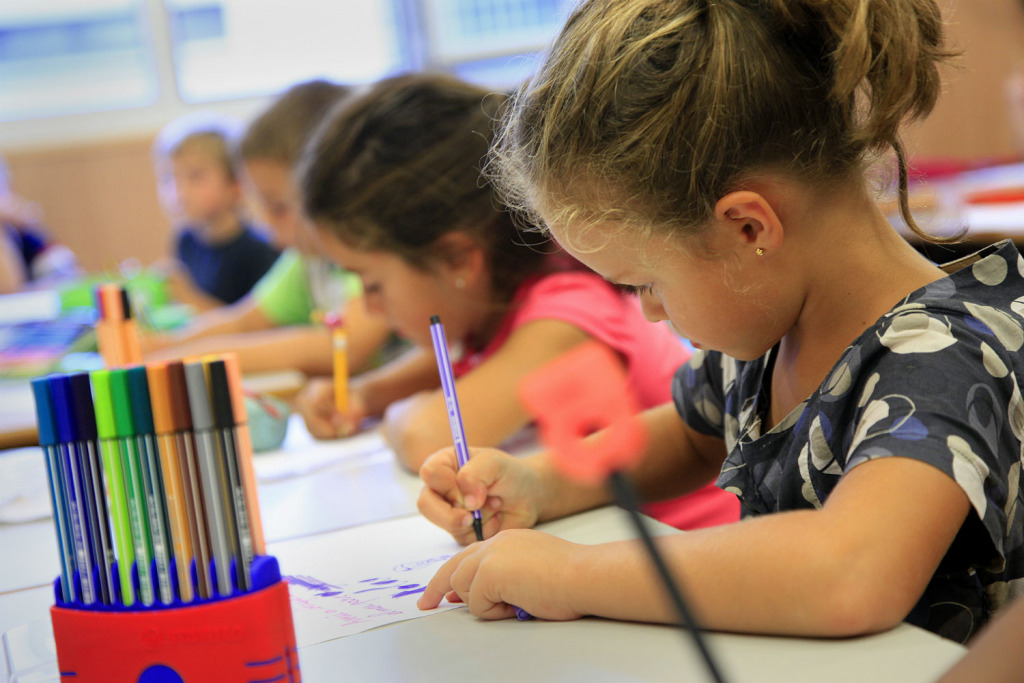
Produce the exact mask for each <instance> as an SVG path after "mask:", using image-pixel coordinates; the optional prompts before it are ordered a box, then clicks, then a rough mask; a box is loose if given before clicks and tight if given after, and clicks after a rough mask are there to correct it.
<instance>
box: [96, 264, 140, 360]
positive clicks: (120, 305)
mask: <svg viewBox="0 0 1024 683" xmlns="http://www.w3.org/2000/svg"><path fill="white" fill-rule="evenodd" d="M93 299H94V301H95V303H96V312H97V313H98V314H99V318H98V319H97V321H96V343H97V345H98V346H99V351H100V356H101V357H102V358H103V364H104V365H105V366H106V367H108V368H115V367H124V366H126V365H134V364H138V363H141V362H142V347H141V346H140V344H139V331H138V329H137V328H136V327H135V319H134V317H133V316H132V307H131V302H130V301H129V299H128V290H126V289H125V288H124V287H122V286H121V285H118V284H115V283H112V282H108V283H105V284H102V285H97V286H96V288H95V289H94V290H93Z"/></svg>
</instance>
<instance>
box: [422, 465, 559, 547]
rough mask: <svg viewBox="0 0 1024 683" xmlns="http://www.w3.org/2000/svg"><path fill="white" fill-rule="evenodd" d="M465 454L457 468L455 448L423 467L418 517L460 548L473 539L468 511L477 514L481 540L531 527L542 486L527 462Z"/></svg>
mask: <svg viewBox="0 0 1024 683" xmlns="http://www.w3.org/2000/svg"><path fill="white" fill-rule="evenodd" d="M469 454H470V459H469V462H468V463H467V464H466V466H465V467H463V468H461V469H460V468H459V464H458V459H457V457H456V455H455V449H454V448H444V449H442V450H440V451H437V452H436V453H434V454H433V455H432V456H430V457H429V458H428V459H427V461H426V462H425V463H423V467H421V468H420V479H422V480H423V484H424V486H423V490H422V491H420V497H419V500H418V501H417V507H418V508H419V511H420V513H421V514H422V515H423V516H424V517H426V518H427V519H428V520H430V521H431V522H433V523H434V524H436V525H437V526H439V527H441V528H442V529H444V530H446V531H447V532H448V533H450V534H451V535H452V536H453V537H454V538H455V540H456V541H458V542H459V543H461V544H462V545H467V544H469V543H472V542H473V541H475V540H476V537H475V535H474V533H473V515H472V511H473V510H480V513H481V519H482V521H483V532H484V538H489V537H491V536H494V535H495V534H497V533H498V532H499V531H501V530H503V529H523V528H529V527H532V526H533V525H534V524H536V523H537V519H538V518H539V516H540V507H539V505H540V500H539V494H540V492H541V488H542V487H541V484H540V482H539V478H538V476H537V474H536V473H535V472H534V470H533V469H532V468H531V467H529V465H527V464H526V461H525V460H523V459H521V458H513V457H512V456H510V455H508V454H507V453H503V452H502V451H499V450H496V449H493V448H471V449H469Z"/></svg>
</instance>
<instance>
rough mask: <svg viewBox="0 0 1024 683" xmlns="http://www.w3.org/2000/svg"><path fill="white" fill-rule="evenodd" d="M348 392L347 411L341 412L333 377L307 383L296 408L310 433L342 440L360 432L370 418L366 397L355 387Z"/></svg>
mask: <svg viewBox="0 0 1024 683" xmlns="http://www.w3.org/2000/svg"><path fill="white" fill-rule="evenodd" d="M347 393H348V396H347V398H348V406H347V410H345V411H344V412H339V411H338V408H337V402H336V400H335V398H336V397H335V385H334V379H333V378H332V379H328V378H326V377H315V378H313V379H311V380H309V382H307V383H306V386H305V387H303V389H302V391H300V392H299V395H298V396H297V397H296V400H295V405H296V409H297V410H298V411H299V413H301V415H302V417H303V419H304V420H305V421H306V428H307V429H309V433H310V434H312V435H313V436H314V437H316V438H318V439H338V438H341V437H345V436H352V435H353V434H355V433H357V432H358V431H359V430H360V427H361V425H362V424H363V422H364V421H365V420H366V418H367V417H368V415H367V412H366V407H365V404H364V403H363V399H362V394H360V392H359V391H358V390H357V389H355V388H352V389H350V390H349V391H348V392H347Z"/></svg>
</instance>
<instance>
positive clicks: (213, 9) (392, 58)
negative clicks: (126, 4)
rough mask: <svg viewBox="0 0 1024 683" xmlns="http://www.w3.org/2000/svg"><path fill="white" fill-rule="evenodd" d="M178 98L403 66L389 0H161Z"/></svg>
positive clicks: (373, 75) (254, 91)
mask: <svg viewBox="0 0 1024 683" xmlns="http://www.w3.org/2000/svg"><path fill="white" fill-rule="evenodd" d="M165 5H166V7H167V12H168V19H169V22H168V23H169V26H170V32H171V43H172V45H173V52H174V65H175V73H176V75H177V85H178V91H179V93H180V95H181V98H182V99H183V100H184V101H186V102H207V101H210V100H220V99H227V98H237V97H249V96H253V95H264V94H267V93H271V92H278V91H280V90H284V89H285V88H287V87H288V86H289V85H291V84H293V83H295V82H298V81H302V80H308V79H310V78H315V77H324V78H330V79H332V80H336V81H341V82H346V83H362V82H366V81H371V80H374V79H377V78H380V77H381V76H384V75H385V74H388V73H391V72H394V71H398V70H400V69H402V68H404V67H405V66H406V63H407V61H408V60H407V58H406V56H405V55H404V54H403V51H402V49H401V44H402V42H403V37H402V35H401V34H400V32H399V29H400V27H401V23H400V22H399V21H398V17H396V11H395V10H396V8H395V6H394V4H393V3H392V2H391V1H390V0H377V1H376V2H374V1H372V0H361V1H360V2H329V1H327V2H325V1H324V0H289V1H288V2H259V1H254V0H216V1H213V0H165Z"/></svg>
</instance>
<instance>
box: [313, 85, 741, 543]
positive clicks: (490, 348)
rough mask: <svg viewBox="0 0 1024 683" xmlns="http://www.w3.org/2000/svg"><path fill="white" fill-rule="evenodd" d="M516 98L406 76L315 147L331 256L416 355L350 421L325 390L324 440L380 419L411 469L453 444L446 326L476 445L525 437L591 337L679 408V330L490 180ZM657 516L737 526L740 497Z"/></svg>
mask: <svg viewBox="0 0 1024 683" xmlns="http://www.w3.org/2000/svg"><path fill="white" fill-rule="evenodd" d="M502 100H503V98H502V97H500V96H496V95H493V94H488V92H487V91H485V90H482V89H479V88H477V87H475V86H472V85H469V84H466V83H462V82H460V81H458V80H456V79H453V78H450V77H446V76H439V75H408V76H400V77H397V78H392V79H388V80H385V81H382V82H380V83H378V84H377V85H376V86H375V87H374V88H372V89H371V90H370V91H369V92H368V93H366V94H365V95H363V96H361V97H357V98H354V99H353V100H352V101H350V102H348V103H346V105H345V106H344V107H342V108H341V109H339V110H337V111H336V112H335V113H334V115H333V116H332V117H330V118H329V119H328V120H327V121H325V123H324V125H323V126H322V127H321V128H320V131H319V133H318V134H317V136H316V137H315V138H314V139H313V140H312V141H311V143H310V146H309V147H307V149H306V154H305V158H304V161H303V162H302V163H301V164H300V168H299V174H298V177H299V180H300V183H301V185H302V191H303V197H304V201H305V207H304V208H305V211H306V214H307V215H308V216H309V217H310V219H311V220H312V222H313V224H314V226H315V227H316V228H317V231H316V232H317V236H318V238H319V241H320V246H321V250H322V252H323V253H324V255H325V256H327V257H329V258H331V259H332V260H334V261H335V262H337V263H338V264H339V265H341V266H342V267H343V268H345V269H346V270H348V271H350V272H353V273H356V274H358V275H359V276H360V277H361V279H362V281H363V291H364V297H365V304H366V309H367V311H368V312H369V313H370V314H376V315H380V316H382V317H384V318H385V319H386V320H387V321H388V323H389V325H390V326H391V327H392V329H394V330H395V331H396V332H397V333H398V334H399V335H401V336H402V337H404V338H406V339H408V340H409V341H410V342H412V344H413V349H412V350H411V351H410V352H409V353H407V354H405V355H404V356H402V357H400V358H399V359H397V360H396V361H394V362H392V363H390V364H388V365H386V366H384V367H382V368H379V369H377V370H374V371H371V372H369V373H366V374H364V375H362V376H360V377H357V378H355V379H354V380H353V381H352V382H351V383H350V391H349V400H348V403H349V410H348V411H347V412H346V413H345V414H344V415H342V414H338V413H337V412H336V410H335V409H334V404H333V400H332V394H333V392H332V385H331V383H330V381H329V380H327V379H326V378H325V379H324V380H322V381H321V382H319V383H311V384H310V385H309V386H308V387H307V389H306V390H305V391H304V392H303V395H302V396H301V397H300V400H299V406H300V410H301V412H302V413H303V415H304V417H305V419H306V424H307V426H308V427H309V429H310V431H311V432H312V433H313V434H314V435H316V436H319V437H322V438H332V437H337V436H340V435H344V434H347V433H351V431H353V426H354V425H356V424H359V422H360V421H361V420H362V418H365V417H373V416H378V417H382V418H383V423H382V429H383V431H384V434H385V436H386V438H387V439H388V442H389V444H390V445H391V446H392V448H393V449H394V451H395V453H396V455H397V457H398V459H399V461H400V462H401V463H402V464H404V465H405V466H406V467H408V468H410V469H412V470H418V469H419V467H420V465H421V464H422V463H423V461H424V460H425V459H426V458H427V457H428V456H429V455H431V454H432V453H433V452H435V451H437V450H438V449H441V448H445V447H451V433H450V431H449V426H448V419H447V413H446V410H445V403H444V397H443V396H442V395H441V392H440V390H439V387H440V381H439V378H438V374H437V365H436V362H435V360H434V354H433V350H432V346H431V340H430V331H429V322H430V317H431V316H432V315H438V316H440V318H441V320H442V321H443V322H444V325H445V328H446V332H447V338H448V341H449V344H451V346H452V349H451V357H452V360H453V369H454V371H455V375H456V378H457V381H456V385H457V390H458V394H459V403H460V406H461V409H462V418H463V423H464V426H465V430H466V435H467V439H468V441H469V443H470V444H471V445H472V446H496V445H498V444H501V443H503V442H505V441H506V440H507V439H509V438H510V437H511V436H513V435H515V434H516V433H517V432H519V431H520V430H522V429H523V428H524V427H527V426H528V425H529V424H530V422H531V418H530V416H529V415H528V414H527V412H526V410H525V408H524V407H523V406H522V405H521V403H520V401H519V398H518V384H519V382H520V380H521V379H522V378H523V377H525V376H526V375H527V374H529V373H530V372H531V371H533V370H534V369H536V368H539V367H541V366H543V365H544V364H546V363H547V362H549V361H551V360H553V359H554V358H556V357H558V356H560V355H561V354H563V353H565V352H567V351H568V350H570V349H572V348H574V347H576V346H578V345H579V344H582V343H585V342H588V341H591V340H597V341H598V342H601V343H603V344H605V345H607V346H608V347H609V348H610V349H612V350H613V351H615V352H616V354H617V355H618V356H619V358H620V359H621V360H622V363H623V366H624V368H625V369H626V371H627V374H628V377H629V381H630V386H631V388H632V390H633V391H634V392H635V396H636V399H637V401H638V403H640V405H641V406H643V407H644V408H648V407H652V406H657V405H661V404H664V403H667V402H669V401H670V400H671V397H670V388H671V381H672V376H673V373H674V372H675V370H676V369H677V368H678V367H679V366H680V365H681V364H683V363H684V362H685V361H686V359H687V357H688V352H687V350H686V347H685V346H684V345H683V343H682V342H681V341H680V340H679V339H678V338H677V337H676V336H675V334H674V333H673V332H672V330H671V329H669V328H668V327H665V326H657V325H652V324H651V323H649V322H647V321H646V320H645V319H644V317H643V314H642V313H641V311H640V307H639V305H638V302H637V301H636V300H635V299H634V298H632V297H630V296H629V295H627V294H624V293H623V292H621V291H619V290H618V289H616V288H615V287H614V286H612V285H611V284H609V283H608V282H606V281H605V280H603V279H602V278H601V277H599V276H598V275H596V274H594V273H593V272H591V271H588V270H586V269H584V268H583V267H582V266H581V265H580V264H579V263H578V262H576V261H574V260H572V259H569V258H568V257H567V256H565V254H564V253H560V252H556V253H554V254H552V253H550V252H552V249H551V248H550V245H548V244H540V243H537V244H532V245H531V244H528V242H529V241H530V235H529V234H524V233H520V232H519V231H518V230H517V229H516V226H515V224H514V221H513V218H512V216H510V215H509V213H508V212H506V211H505V210H504V209H503V208H502V207H501V205H500V204H499V203H498V202H497V201H495V199H494V197H493V196H492V191H491V188H490V187H489V186H488V185H486V184H484V183H482V182H481V180H480V177H479V162H480V159H481V158H482V157H483V156H484V154H485V153H486V150H487V146H488V143H489V141H490V134H491V125H492V120H493V108H494V107H497V106H499V105H500V103H501V101H502ZM533 241H534V242H536V241H537V240H536V239H534V240H533ZM649 512H651V514H653V515H654V516H656V517H657V518H659V519H662V520H664V521H666V522H667V523H670V524H673V525H676V526H679V527H681V528H697V527H702V526H709V525H713V524H719V523H723V522H728V521H734V520H736V519H738V517H739V508H738V503H737V501H736V499H735V496H734V495H732V494H730V493H726V492H725V491H722V490H720V489H716V488H714V487H713V485H712V484H711V482H708V484H707V486H706V487H705V488H704V489H701V490H699V491H697V492H695V493H692V494H690V496H689V497H687V498H685V499H677V500H672V501H668V502H663V503H657V504H655V507H652V508H651V509H650V510H649Z"/></svg>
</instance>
